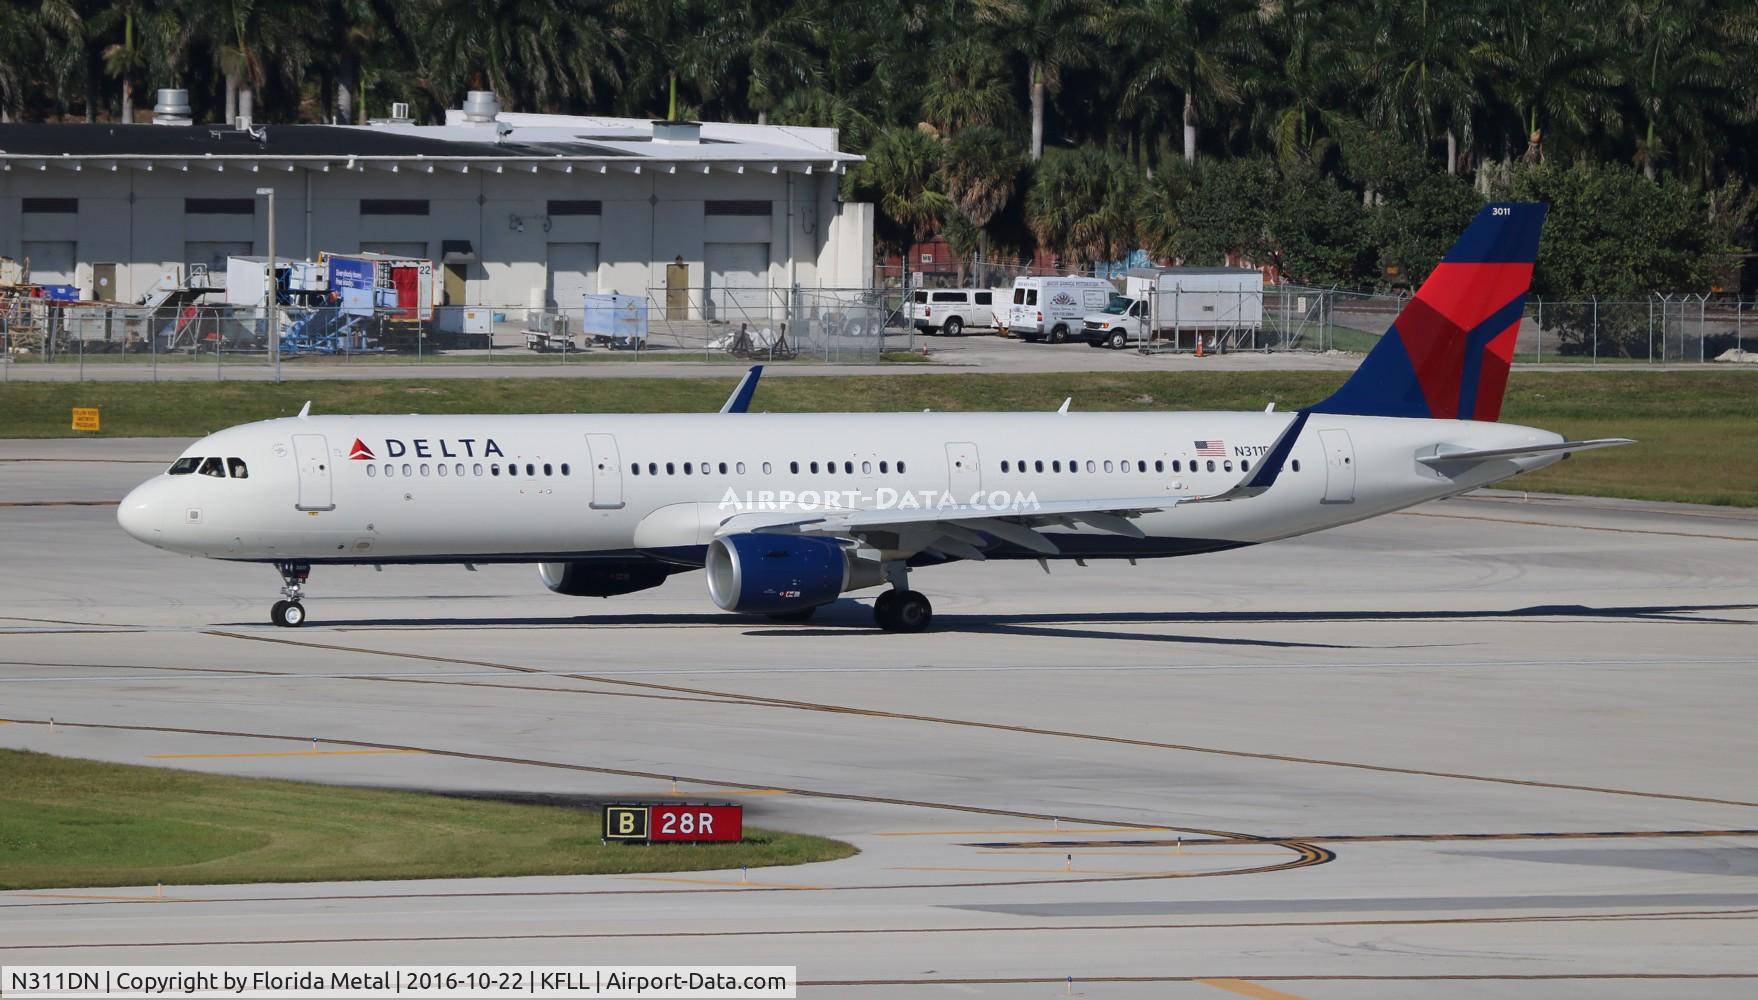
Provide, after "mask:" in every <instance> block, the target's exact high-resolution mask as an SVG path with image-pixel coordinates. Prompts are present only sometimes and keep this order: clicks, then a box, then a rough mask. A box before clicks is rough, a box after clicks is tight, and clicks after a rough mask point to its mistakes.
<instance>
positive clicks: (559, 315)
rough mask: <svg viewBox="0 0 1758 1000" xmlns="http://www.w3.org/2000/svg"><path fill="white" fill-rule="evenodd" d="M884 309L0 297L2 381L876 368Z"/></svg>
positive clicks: (697, 291)
mask: <svg viewBox="0 0 1758 1000" xmlns="http://www.w3.org/2000/svg"><path fill="white" fill-rule="evenodd" d="M892 312H893V307H892V306H888V305H887V300H886V298H885V296H884V295H883V294H881V293H880V292H876V291H874V290H870V289H823V288H814V289H795V290H793V291H792V292H789V291H788V290H786V289H773V288H736V289H710V288H685V289H678V288H670V289H667V288H657V289H651V290H648V291H647V292H645V293H643V294H640V295H608V294H607V295H592V296H588V297H587V300H586V304H585V305H583V306H582V307H578V308H560V307H555V306H551V307H547V308H531V307H527V306H516V307H515V306H435V307H432V308H431V310H428V311H427V312H426V314H421V313H420V312H418V311H417V310H412V309H407V308H404V309H397V308H376V309H373V308H368V309H358V308H349V307H345V306H337V305H331V306H321V307H305V306H295V305H279V306H276V307H275V308H274V309H273V310H269V309H266V308H262V307H245V306H224V305H191V304H186V303H185V304H178V305H174V306H167V307H162V308H153V307H150V306H130V305H115V304H109V303H62V302H52V301H48V300H45V299H32V298H13V299H10V300H0V377H3V378H10V377H11V376H12V375H13V373H14V372H15V371H17V372H19V373H20V374H26V372H25V371H24V369H26V368H27V367H36V368H52V369H54V370H55V372H56V374H57V377H59V376H60V374H61V373H65V375H66V377H69V378H81V379H84V378H97V377H106V376H105V371H106V369H108V370H109V371H110V373H111V376H110V377H130V378H144V377H152V378H158V377H160V376H161V375H163V376H164V377H167V378H182V379H187V378H203V377H208V378H219V379H223V378H226V377H227V374H228V372H229V371H230V372H233V373H235V374H236V375H237V376H238V377H242V376H243V374H244V372H243V371H242V370H243V369H257V370H258V371H257V372H255V373H253V374H255V375H259V376H260V374H262V370H264V369H266V370H271V371H279V370H281V369H284V368H286V367H288V366H303V367H307V368H316V367H319V366H335V365H352V364H380V365H386V364H409V365H420V364H426V365H441V364H453V365H456V364H474V365H493V366H507V367H508V368H509V369H511V368H513V367H514V366H519V365H566V364H595V363H639V362H642V361H688V362H697V363H704V362H706V363H714V362H725V363H728V364H750V363H755V362H765V363H785V362H790V361H797V362H812V363H818V364H873V363H877V362H878V361H880V360H881V357H882V355H883V354H884V352H885V350H886V334H887V329H888V327H891V328H893V329H892V332H893V333H894V334H898V335H905V331H904V330H903V328H902V326H901V324H898V323H896V322H894V321H893V316H892ZM271 331H272V333H271ZM898 346H899V347H901V346H902V345H901V342H900V344H899V345H898ZM121 366H128V367H129V368H131V369H132V370H131V371H129V372H127V373H123V372H121V371H118V370H117V369H118V368H120V367H121ZM149 373H150V374H149ZM28 374H31V375H35V374H38V373H37V372H34V371H33V372H30V373H28Z"/></svg>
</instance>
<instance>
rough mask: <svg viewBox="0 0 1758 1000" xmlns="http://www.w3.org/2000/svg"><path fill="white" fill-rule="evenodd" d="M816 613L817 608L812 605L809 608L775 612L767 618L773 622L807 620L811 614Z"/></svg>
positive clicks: (810, 618)
mask: <svg viewBox="0 0 1758 1000" xmlns="http://www.w3.org/2000/svg"><path fill="white" fill-rule="evenodd" d="M817 613H818V608H817V607H816V606H813V607H810V608H801V609H800V610H798V611H781V612H777V613H776V614H773V615H770V616H769V620H770V621H774V622H809V621H811V620H812V616H813V615H815V614H817Z"/></svg>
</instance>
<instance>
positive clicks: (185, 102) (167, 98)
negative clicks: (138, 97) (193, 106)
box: [153, 87, 195, 125]
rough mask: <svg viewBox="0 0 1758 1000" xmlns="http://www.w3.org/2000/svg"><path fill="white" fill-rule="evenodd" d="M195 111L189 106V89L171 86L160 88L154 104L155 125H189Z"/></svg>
mask: <svg viewBox="0 0 1758 1000" xmlns="http://www.w3.org/2000/svg"><path fill="white" fill-rule="evenodd" d="M194 116H195V112H193V111H191V110H190V107H189V91H187V90H178V89H173V88H170V87H165V88H162V89H160V91H159V94H158V100H157V101H156V102H155V103H154V104H153V124H154V125H188V124H189V123H190V122H191V121H193V120H194Z"/></svg>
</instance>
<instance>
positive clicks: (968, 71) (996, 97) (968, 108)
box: [922, 35, 1013, 133]
mask: <svg viewBox="0 0 1758 1000" xmlns="http://www.w3.org/2000/svg"><path fill="white" fill-rule="evenodd" d="M1008 89H1009V86H1008V80H1007V67H1006V65H1005V62H1004V60H1003V59H1002V56H1001V53H1000V52H999V51H997V50H996V48H995V46H994V45H993V44H991V43H990V42H989V40H988V39H986V38H984V37H983V36H981V35H969V36H966V37H963V38H957V39H953V40H952V41H949V42H947V43H946V44H944V45H942V46H941V47H940V48H939V50H938V51H937V52H936V53H935V59H934V65H933V67H932V68H931V69H930V70H929V71H928V83H927V87H926V89H925V91H924V93H923V94H922V120H923V121H925V122H928V123H929V124H931V125H933V126H934V127H935V128H937V129H939V130H940V131H941V132H943V133H954V132H957V131H959V130H960V129H965V128H970V127H972V126H988V125H1000V124H1002V123H1003V122H1005V121H1006V120H1007V119H1008V118H1009V116H1010V115H1011V114H1012V112H1013V101H1012V100H1011V99H1010V97H1009V94H1008Z"/></svg>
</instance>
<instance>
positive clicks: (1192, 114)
mask: <svg viewBox="0 0 1758 1000" xmlns="http://www.w3.org/2000/svg"><path fill="white" fill-rule="evenodd" d="M1255 9H1256V8H1255V5H1254V4H1253V3H1252V2H1250V0H1140V2H1139V3H1137V4H1132V5H1124V6H1121V7H1118V8H1117V9H1116V11H1115V12H1114V13H1113V14H1111V15H1110V17H1109V18H1108V19H1107V21H1108V28H1109V33H1110V37H1111V39H1112V41H1113V42H1114V43H1116V44H1118V45H1120V46H1126V47H1127V48H1128V51H1130V52H1131V53H1133V58H1132V59H1130V60H1128V61H1127V62H1125V63H1124V64H1123V65H1124V66H1125V67H1127V68H1126V69H1124V70H1123V71H1122V73H1121V75H1122V77H1123V79H1124V80H1125V81H1126V83H1125V87H1124V91H1123V103H1124V110H1125V111H1129V110H1133V109H1136V108H1139V107H1141V106H1143V105H1150V106H1155V107H1158V106H1163V105H1164V103H1166V102H1165V98H1166V96H1167V95H1166V91H1167V90H1168V89H1171V90H1174V91H1176V92H1177V93H1178V95H1179V97H1180V99H1181V101H1182V104H1183V117H1184V159H1185V160H1186V161H1189V160H1194V159H1196V138H1197V126H1198V124H1199V122H1200V121H1201V112H1203V111H1209V110H1212V109H1213V108H1214V107H1215V106H1216V105H1218V104H1234V103H1237V102H1238V100H1239V88H1238V85H1237V81H1236V80H1235V71H1234V65H1235V64H1236V63H1242V62H1244V61H1245V60H1246V59H1248V58H1249V57H1251V56H1252V55H1253V54H1254V52H1255V50H1256V49H1257V47H1258V42H1257V38H1256V32H1255V31H1254V30H1253V26H1252V25H1251V24H1250V23H1248V22H1249V20H1250V18H1251V16H1252V13H1253V11H1254V10H1255Z"/></svg>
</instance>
